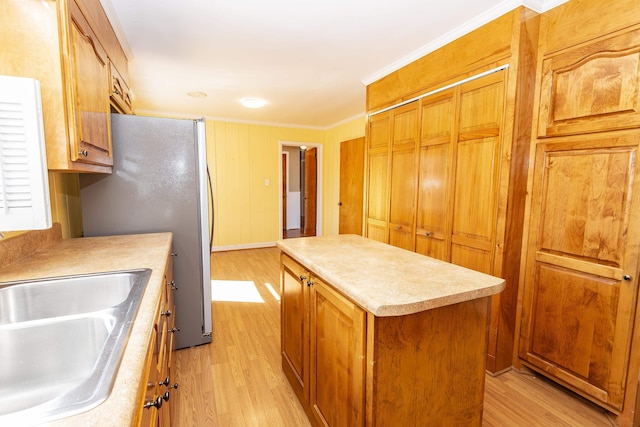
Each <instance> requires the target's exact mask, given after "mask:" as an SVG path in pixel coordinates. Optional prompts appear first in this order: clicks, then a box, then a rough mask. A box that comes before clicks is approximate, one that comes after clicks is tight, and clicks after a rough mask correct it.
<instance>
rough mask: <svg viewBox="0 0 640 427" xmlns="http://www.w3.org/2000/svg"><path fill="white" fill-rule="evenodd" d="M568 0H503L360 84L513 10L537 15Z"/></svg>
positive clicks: (390, 71) (378, 77) (371, 81)
mask: <svg viewBox="0 0 640 427" xmlns="http://www.w3.org/2000/svg"><path fill="white" fill-rule="evenodd" d="M567 1H569V0H505V1H503V2H501V3H499V4H497V5H495V6H494V7H492V8H491V9H488V10H487V11H485V12H484V13H482V14H480V15H478V16H476V17H474V18H473V19H471V20H469V21H467V22H465V23H464V24H462V25H460V26H459V27H457V28H454V29H453V30H451V31H449V32H448V33H446V34H444V35H442V36H441V37H438V38H437V39H435V40H433V41H432V42H430V43H428V44H426V45H424V46H422V47H421V48H419V49H417V50H415V51H413V52H411V53H410V54H408V55H407V56H405V57H403V58H400V59H399V60H397V61H395V62H393V63H392V64H389V65H388V66H386V67H384V68H382V69H381V70H378V71H377V72H375V73H373V74H371V75H370V76H368V77H365V78H364V79H362V80H361V81H362V84H364V85H365V86H368V85H370V84H371V83H373V82H375V81H377V80H380V79H381V78H383V77H385V76H387V75H389V74H391V73H393V72H394V71H397V70H399V69H400V68H402V67H404V66H405V65H408V64H410V63H412V62H414V61H415V60H417V59H419V58H422V57H423V56H425V55H428V54H429V53H431V52H433V51H436V50H438V49H440V48H441V47H443V46H445V45H447V44H448V43H451V42H452V41H454V40H456V39H458V38H460V37H462V36H464V35H466V34H468V33H470V32H472V31H473V30H475V29H478V28H480V27H481V26H483V25H485V24H487V23H489V22H491V21H493V20H494V19H496V18H498V17H500V16H502V15H504V14H505V13H507V12H510V11H512V10H513V9H515V8H517V7H519V6H525V7H527V8H529V9H532V10H534V11H536V12H538V13H543V12H546V11H547V10H550V9H553V8H554V7H556V6H558V5H560V4H562V3H565V2H567Z"/></svg>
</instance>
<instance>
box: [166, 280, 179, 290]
mask: <svg viewBox="0 0 640 427" xmlns="http://www.w3.org/2000/svg"><path fill="white" fill-rule="evenodd" d="M167 284H168V285H171V289H173V290H174V291H175V290H176V289H178V287H177V286H176V281H175V280H172V281H171V282H169V283H167Z"/></svg>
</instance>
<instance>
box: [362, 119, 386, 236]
mask: <svg viewBox="0 0 640 427" xmlns="http://www.w3.org/2000/svg"><path fill="white" fill-rule="evenodd" d="M368 130H369V132H368V135H367V137H368V138H367V158H368V162H367V164H368V167H367V224H366V232H367V234H366V235H367V237H368V238H370V239H373V240H377V241H380V242H383V243H387V242H388V240H389V233H388V231H387V213H388V207H389V190H388V188H389V187H388V177H389V174H388V172H389V142H390V139H391V117H390V114H389V113H388V112H386V113H380V114H376V115H375V116H372V117H371V118H369V128H368Z"/></svg>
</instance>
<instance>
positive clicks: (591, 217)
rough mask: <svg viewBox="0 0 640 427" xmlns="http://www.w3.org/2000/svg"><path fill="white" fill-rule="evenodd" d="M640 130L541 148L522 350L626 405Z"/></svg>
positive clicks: (601, 397)
mask: <svg viewBox="0 0 640 427" xmlns="http://www.w3.org/2000/svg"><path fill="white" fill-rule="evenodd" d="M639 143H640V134H639V133H638V131H634V133H633V134H627V135H625V136H620V135H618V136H606V135H591V136H581V137H574V138H565V139H562V140H559V141H558V142H554V143H547V144H540V145H539V146H538V147H537V149H536V159H535V170H534V183H533V185H534V187H533V196H532V208H531V223H530V233H529V245H528V253H527V264H526V273H525V284H524V295H523V298H524V299H523V308H522V327H521V332H520V347H519V354H520V357H521V358H522V359H523V360H524V361H526V362H528V363H530V364H531V365H532V366H534V367H538V368H540V369H542V370H544V371H545V372H547V373H548V374H550V375H552V376H554V377H556V378H557V379H560V380H561V381H562V382H563V383H564V384H568V385H569V386H571V387H573V388H574V389H576V390H578V391H580V392H581V393H582V394H586V395H589V396H591V398H592V399H594V400H596V401H599V402H602V403H604V404H605V405H607V406H609V407H610V408H613V409H617V410H619V409H621V407H622V399H623V397H624V384H625V378H626V373H627V367H628V358H629V348H630V341H631V332H632V330H633V319H634V307H635V301H636V298H637V295H636V294H637V287H638V277H637V274H638V272H637V268H638V265H637V264H638V246H639V244H640V243H639V242H640V227H639V224H640V217H638V214H637V213H638V212H640V200H639V197H638V186H639V185H640V179H639V177H638V164H637V160H638V159H637V153H638V144H639Z"/></svg>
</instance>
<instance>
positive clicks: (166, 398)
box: [162, 390, 171, 402]
mask: <svg viewBox="0 0 640 427" xmlns="http://www.w3.org/2000/svg"><path fill="white" fill-rule="evenodd" d="M169 397H171V395H170V394H169V391H168V390H167V391H165V392H164V394H163V395H162V400H164V401H165V402H166V401H168V400H169Z"/></svg>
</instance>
